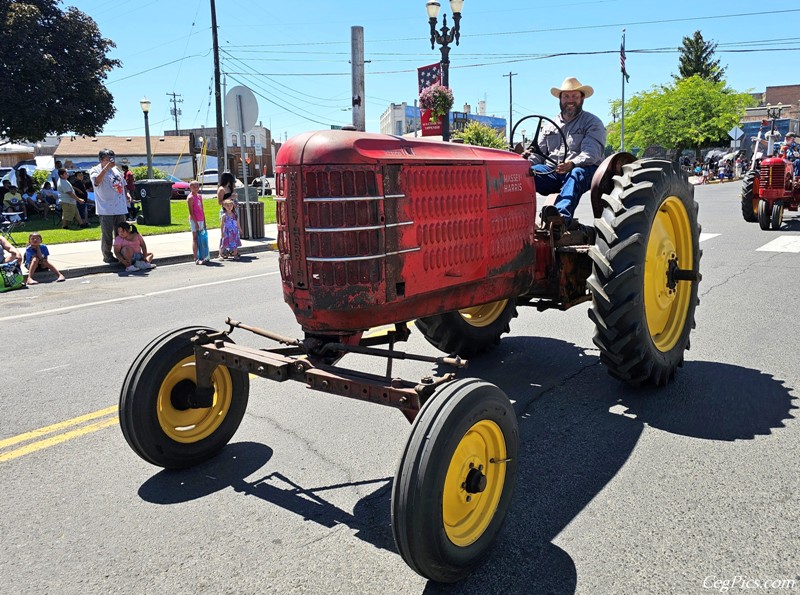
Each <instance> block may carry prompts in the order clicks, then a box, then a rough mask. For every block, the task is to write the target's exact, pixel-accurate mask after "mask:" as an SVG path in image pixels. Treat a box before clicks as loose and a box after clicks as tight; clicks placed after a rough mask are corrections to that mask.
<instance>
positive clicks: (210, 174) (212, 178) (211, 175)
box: [199, 169, 219, 186]
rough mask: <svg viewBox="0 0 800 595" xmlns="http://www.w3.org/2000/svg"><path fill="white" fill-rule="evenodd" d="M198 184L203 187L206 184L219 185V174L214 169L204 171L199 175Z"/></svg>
mask: <svg viewBox="0 0 800 595" xmlns="http://www.w3.org/2000/svg"><path fill="white" fill-rule="evenodd" d="M199 178H200V184H201V185H202V186H205V185H207V184H214V185H216V184H219V172H218V171H217V170H216V169H206V170H203V173H201V174H200V176H199Z"/></svg>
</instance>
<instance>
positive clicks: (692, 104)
mask: <svg viewBox="0 0 800 595" xmlns="http://www.w3.org/2000/svg"><path fill="white" fill-rule="evenodd" d="M753 102H754V100H753V98H752V96H751V95H750V94H749V93H739V92H736V91H733V90H731V89H728V88H726V87H725V83H722V82H719V83H715V82H712V81H709V80H706V79H703V78H701V77H699V76H697V75H694V76H691V77H689V78H687V79H680V80H678V81H675V82H674V83H673V84H672V85H666V86H662V87H653V88H652V89H651V90H650V91H643V92H641V93H637V94H636V95H634V96H633V97H631V98H630V100H628V101H626V102H625V145H626V147H633V146H638V147H642V148H645V147H648V146H650V145H661V146H664V147H666V148H668V149H674V150H676V151H677V154H680V152H681V151H682V150H683V149H689V148H693V149H694V150H695V155H696V158H697V159H700V150H701V149H703V148H705V147H709V146H715V145H719V144H722V143H726V142H727V141H728V140H729V139H728V131H729V130H730V129H731V128H733V127H734V126H736V125H737V124H739V122H740V121H741V118H742V116H744V113H745V111H744V110H745V108H746V107H749V106H751V105H753ZM607 142H608V145H610V146H611V147H613V148H614V149H615V150H616V148H617V147H619V145H620V122H619V121H617V122H614V123H612V124H609V126H608V141H607Z"/></svg>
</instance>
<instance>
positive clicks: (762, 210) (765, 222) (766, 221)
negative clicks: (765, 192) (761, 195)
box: [758, 199, 771, 231]
mask: <svg viewBox="0 0 800 595" xmlns="http://www.w3.org/2000/svg"><path fill="white" fill-rule="evenodd" d="M770 223H771V221H770V209H769V203H768V202H767V201H766V200H763V199H762V200H759V201H758V226H759V227H760V228H761V229H763V230H764V231H766V230H768V229H769V226H770Z"/></svg>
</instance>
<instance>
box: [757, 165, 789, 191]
mask: <svg viewBox="0 0 800 595" xmlns="http://www.w3.org/2000/svg"><path fill="white" fill-rule="evenodd" d="M785 179H786V165H785V164H783V163H781V164H774V165H766V166H764V167H762V168H761V175H760V182H761V188H762V189H767V190H782V189H783V186H784V184H785Z"/></svg>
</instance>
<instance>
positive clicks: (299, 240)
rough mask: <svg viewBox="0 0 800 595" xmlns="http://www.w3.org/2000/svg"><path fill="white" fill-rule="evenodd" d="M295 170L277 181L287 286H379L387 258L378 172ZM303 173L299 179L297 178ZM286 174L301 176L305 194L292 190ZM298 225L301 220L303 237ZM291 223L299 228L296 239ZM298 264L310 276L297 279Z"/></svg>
mask: <svg viewBox="0 0 800 595" xmlns="http://www.w3.org/2000/svg"><path fill="white" fill-rule="evenodd" d="M292 170H293V171H292V172H290V173H289V172H284V173H281V174H279V175H278V179H277V180H276V189H277V192H278V199H277V200H278V208H277V219H278V249H279V251H280V254H281V276H282V277H283V280H284V281H288V282H290V283H293V284H296V285H297V286H298V287H307V286H308V285H310V286H327V287H350V286H354V285H370V284H373V283H377V282H379V281H380V280H381V279H382V276H383V265H384V263H383V256H384V255H385V248H384V224H385V216H384V212H383V208H384V205H383V200H384V197H383V195H382V194H381V195H379V194H378V181H377V175H376V172H375V170H374V169H372V168H358V167H353V166H342V167H338V168H337V167H331V166H327V167H324V168H322V167H321V168H315V167H304V168H302V169H300V168H292ZM300 171H302V174H300V175H299V176H298V175H297V174H295V172H298V173H299V172H300ZM287 174H288V175H289V176H290V177H291V176H293V175H294V176H296V177H295V178H293V179H294V180H295V181H296V180H297V179H298V178H299V179H301V182H300V185H301V186H302V189H300V188H298V187H297V186H298V184H294V186H293V184H292V180H291V179H290V180H287V178H286V176H287ZM287 182H288V188H287ZM300 190H301V191H300ZM300 195H301V196H300ZM287 199H288V201H287ZM293 210H296V216H295V217H292V213H293ZM297 219H301V220H302V232H301V231H300V230H299V225H298V222H297ZM290 221H292V225H293V227H294V229H293V230H292V232H291V233H290V229H289V223H290ZM301 246H302V248H301ZM300 252H302V254H301V253H300ZM303 260H304V261H305V266H304V267H303V263H302V261H303ZM293 263H294V266H295V267H302V268H304V269H305V271H302V272H301V271H300V270H296V271H294V272H295V273H297V274H294V275H293V270H292V266H293ZM303 272H305V273H306V274H307V279H308V281H307V282H306V281H305V280H304V277H305V275H303V274H302V273H303ZM306 283H307V284H308V285H307V284H306Z"/></svg>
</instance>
